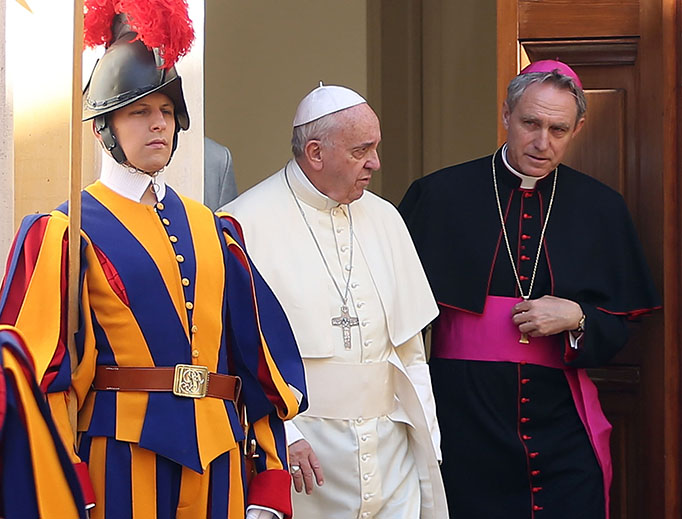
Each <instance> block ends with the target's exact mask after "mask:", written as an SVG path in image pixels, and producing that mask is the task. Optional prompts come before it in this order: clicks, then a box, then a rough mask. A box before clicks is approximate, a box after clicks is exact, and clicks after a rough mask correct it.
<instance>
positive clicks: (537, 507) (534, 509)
mask: <svg viewBox="0 0 682 519" xmlns="http://www.w3.org/2000/svg"><path fill="white" fill-rule="evenodd" d="M540 510H544V509H543V508H542V507H541V506H538V505H533V511H534V512H539V511H540Z"/></svg>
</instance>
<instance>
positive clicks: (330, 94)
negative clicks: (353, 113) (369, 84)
mask: <svg viewBox="0 0 682 519" xmlns="http://www.w3.org/2000/svg"><path fill="white" fill-rule="evenodd" d="M366 102H367V101H366V100H365V99H364V98H363V97H362V96H361V95H360V94H358V93H357V92H355V91H354V90H351V89H350V88H346V87H342V86H336V85H323V84H322V82H321V81H320V86H319V87H317V88H316V89H315V90H313V91H312V92H310V93H309V94H308V95H307V96H305V97H304V98H303V99H302V100H301V102H300V103H299V105H298V108H297V109H296V115H295V116H294V124H293V125H294V127H296V126H301V125H302V124H307V123H309V122H312V121H315V120H317V119H319V118H320V117H324V116H325V115H329V114H333V113H335V112H340V111H341V110H345V109H346V108H350V107H351V106H355V105H359V104H362V103H366Z"/></svg>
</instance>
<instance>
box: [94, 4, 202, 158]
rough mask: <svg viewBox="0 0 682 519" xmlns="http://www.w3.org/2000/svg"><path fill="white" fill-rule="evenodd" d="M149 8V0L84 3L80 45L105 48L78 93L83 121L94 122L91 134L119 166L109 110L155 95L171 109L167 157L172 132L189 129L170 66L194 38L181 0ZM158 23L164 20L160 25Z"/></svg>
mask: <svg viewBox="0 0 682 519" xmlns="http://www.w3.org/2000/svg"><path fill="white" fill-rule="evenodd" d="M152 4H155V2H154V1H150V0H143V1H134V0H128V1H127V2H126V1H122V0H112V2H106V1H104V2H102V0H94V1H92V0H91V1H89V2H88V1H86V9H87V10H86V13H85V24H84V25H85V41H86V44H87V45H91V46H94V45H96V44H100V43H105V44H107V49H106V51H105V52H104V55H103V56H102V57H101V58H100V59H99V60H98V62H97V64H96V65H95V68H94V70H93V72H92V75H91V76H90V80H89V81H88V84H87V85H86V87H85V90H84V92H83V121H88V120H91V119H94V120H95V130H96V131H97V132H98V133H99V134H100V135H101V137H102V142H103V144H104V146H105V147H106V149H107V150H108V151H109V152H110V153H111V155H112V157H113V158H114V159H115V160H116V161H117V162H119V163H124V162H126V156H125V153H124V152H123V149H122V148H121V146H120V145H119V144H118V142H117V139H116V136H115V135H114V134H113V131H112V129H111V126H110V125H109V115H110V114H111V113H112V112H114V111H115V110H118V109H119V108H123V107H124V106H127V105H129V104H131V103H134V102H136V101H138V100H139V99H141V98H143V97H145V96H147V95H149V94H152V93H155V92H158V93H162V94H165V95H167V96H168V97H169V98H170V99H171V100H172V101H173V104H174V105H175V134H174V136H173V147H172V151H173V152H175V149H176V148H177V144H178V133H179V132H180V130H187V129H188V128H189V114H188V112H187V105H186V103H185V98H184V95H183V91H182V79H181V78H180V76H179V75H178V73H177V71H176V70H175V66H174V64H175V62H176V61H177V59H178V58H179V57H180V56H182V55H183V54H185V53H186V52H187V51H188V50H189V47H190V46H191V43H192V40H193V37H194V32H193V29H192V27H191V22H190V21H189V17H188V15H187V4H186V0H174V1H172V2H169V1H168V0H163V2H162V5H161V4H159V6H158V7H159V8H161V7H162V8H163V9H166V12H159V10H158V9H155V6H154V5H152ZM123 9H125V10H126V12H122V10H123ZM164 15H166V16H164ZM158 20H164V21H165V26H164V25H163V24H164V22H159V21H158ZM159 26H161V27H159ZM171 156H172V153H171Z"/></svg>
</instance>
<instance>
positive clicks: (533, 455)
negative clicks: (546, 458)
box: [528, 452, 540, 458]
mask: <svg viewBox="0 0 682 519" xmlns="http://www.w3.org/2000/svg"><path fill="white" fill-rule="evenodd" d="M539 455H540V453H539V452H531V453H530V454H529V455H528V456H530V457H531V458H537V457H538V456H539Z"/></svg>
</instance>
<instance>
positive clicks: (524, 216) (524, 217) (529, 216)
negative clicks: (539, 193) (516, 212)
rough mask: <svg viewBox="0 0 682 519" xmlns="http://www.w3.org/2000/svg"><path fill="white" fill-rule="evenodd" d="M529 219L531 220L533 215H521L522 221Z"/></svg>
mask: <svg viewBox="0 0 682 519" xmlns="http://www.w3.org/2000/svg"><path fill="white" fill-rule="evenodd" d="M531 218H533V215H532V214H528V213H523V219H524V220H530V219H531Z"/></svg>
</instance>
